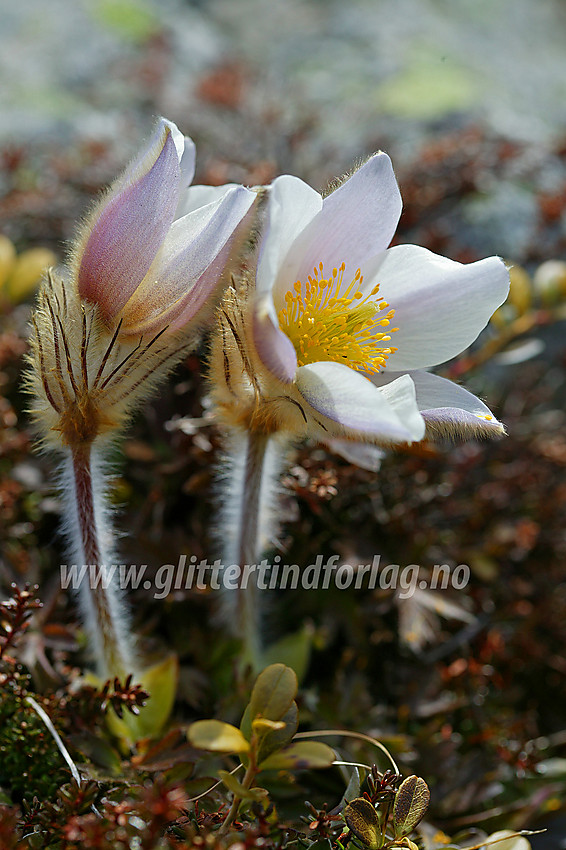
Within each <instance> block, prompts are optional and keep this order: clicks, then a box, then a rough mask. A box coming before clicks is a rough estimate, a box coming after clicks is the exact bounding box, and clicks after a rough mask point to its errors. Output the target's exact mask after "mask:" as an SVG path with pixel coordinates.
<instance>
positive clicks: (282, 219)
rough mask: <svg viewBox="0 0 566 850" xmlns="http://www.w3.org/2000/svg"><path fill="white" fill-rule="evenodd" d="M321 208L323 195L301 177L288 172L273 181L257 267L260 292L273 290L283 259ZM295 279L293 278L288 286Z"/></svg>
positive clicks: (257, 282)
mask: <svg viewBox="0 0 566 850" xmlns="http://www.w3.org/2000/svg"><path fill="white" fill-rule="evenodd" d="M321 209H322V198H321V196H320V195H319V194H318V192H315V190H314V189H311V187H310V186H308V185H307V184H306V183H303V181H302V180H299V178H298V177H291V176H290V175H288V174H285V175H283V176H282V177H277V179H276V180H274V181H273V183H272V184H271V187H270V188H269V200H268V208H267V221H266V224H265V230H264V235H263V238H262V241H261V245H260V257H259V262H258V267H257V277H256V287H257V290H258V292H270V291H271V290H272V289H273V286H274V284H275V280H276V278H277V276H278V273H279V270H280V266H281V264H282V261H283V260H284V259H285V256H286V255H287V254H288V253H289V251H290V250H291V249H292V245H293V242H294V241H295V239H296V238H297V236H298V235H299V234H300V233H301V231H302V230H304V228H305V227H306V226H307V224H308V223H309V222H310V221H311V220H312V219H313V218H314V216H315V215H316V214H317V213H318V212H320V210H321ZM294 282H295V281H294V280H292V281H291V283H290V285H289V287H287V288H288V289H289V288H290V287H291V286H292V285H293V283H294ZM286 291H287V290H285V292H286ZM283 294H284V293H283Z"/></svg>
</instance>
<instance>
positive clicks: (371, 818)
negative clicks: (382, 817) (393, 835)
mask: <svg viewBox="0 0 566 850" xmlns="http://www.w3.org/2000/svg"><path fill="white" fill-rule="evenodd" d="M344 820H345V821H346V823H347V825H348V828H349V829H350V830H351V832H353V833H354V835H355V836H356V838H357V839H358V840H359V841H361V843H362V844H364V845H365V847H368V848H369V850H377V848H378V847H381V829H380V825H379V818H378V817H377V812H376V810H375V808H374V807H373V806H372V804H371V803H370V801H369V800H366V799H365V797H356V799H355V800H352V802H351V803H348V805H347V806H346V808H345V809H344Z"/></svg>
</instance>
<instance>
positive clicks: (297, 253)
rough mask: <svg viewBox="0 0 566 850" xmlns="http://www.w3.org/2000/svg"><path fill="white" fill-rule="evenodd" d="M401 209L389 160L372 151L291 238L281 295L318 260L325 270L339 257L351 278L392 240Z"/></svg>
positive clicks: (329, 271)
mask: <svg viewBox="0 0 566 850" xmlns="http://www.w3.org/2000/svg"><path fill="white" fill-rule="evenodd" d="M401 209H402V201H401V194H400V192H399V187H398V186H397V181H396V179H395V175H394V173H393V166H392V165H391V160H390V159H389V157H388V156H387V154H384V153H378V154H375V155H374V156H372V157H371V159H369V160H368V161H367V162H366V163H365V164H364V165H362V167H361V168H359V169H358V171H356V172H355V173H354V174H353V175H352V176H351V177H350V178H349V179H348V180H346V181H345V182H344V183H342V185H341V186H339V188H338V189H336V190H335V191H334V192H331V194H330V195H328V196H327V197H325V198H324V201H323V205H322V210H321V211H320V212H319V213H318V215H317V216H316V217H315V218H314V219H313V220H312V221H311V223H310V224H309V225H308V226H307V227H306V228H305V229H304V230H303V232H302V233H301V235H300V236H299V237H298V239H297V240H296V241H295V242H294V244H293V246H292V248H291V251H290V252H289V254H288V255H287V257H286V258H285V261H284V263H283V265H282V267H281V271H280V274H279V281H281V284H280V285H281V286H282V288H283V289H284V291H283V293H282V294H283V296H284V295H285V292H286V291H287V290H288V289H291V287H292V285H293V284H294V282H295V281H296V280H302V281H303V282H304V281H305V280H306V278H307V277H308V275H309V274H312V272H313V268H314V267H315V266H318V264H319V263H320V262H322V263H323V264H324V270H325V273H326V274H327V275H329V274H330V275H331V274H332V269H333V268H339V267H340V264H341V263H342V262H344V263H346V270H347V275H348V276H349V277H350V279H351V278H353V277H354V275H355V273H356V270H357V269H358V268H361V270H362V273H363V271H364V268H363V266H364V263H365V262H366V261H367V260H368V259H370V258H371V257H375V255H376V254H379V253H381V252H382V251H384V250H385V249H386V248H387V247H388V245H389V244H390V242H391V240H392V238H393V235H394V233H395V229H396V227H397V224H398V222H399V217H400V215H401ZM278 288H279V284H278ZM276 303H277V301H276Z"/></svg>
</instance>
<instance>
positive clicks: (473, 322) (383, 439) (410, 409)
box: [249, 153, 509, 455]
mask: <svg viewBox="0 0 566 850" xmlns="http://www.w3.org/2000/svg"><path fill="white" fill-rule="evenodd" d="M400 213H401V196H400V193H399V189H398V187H397V182H396V180H395V176H394V174H393V169H392V166H391V162H390V160H389V158H388V157H387V156H386V155H385V154H383V153H379V154H376V155H375V156H373V157H371V158H370V159H369V160H368V161H367V162H366V163H365V165H363V166H362V167H361V168H360V169H359V170H358V171H356V172H355V173H354V174H353V175H352V176H351V177H350V178H349V179H348V180H346V181H345V182H344V183H342V185H341V186H340V187H339V188H338V189H336V190H335V191H333V192H332V193H331V194H329V195H328V196H327V197H325V198H322V197H321V195H319V193H318V192H316V191H315V190H314V189H312V188H310V187H309V186H308V185H307V184H305V183H304V182H303V181H302V180H299V179H298V178H296V177H291V176H283V177H279V178H277V179H276V180H275V181H274V182H273V184H272V186H271V188H270V190H269V201H268V210H267V221H266V225H265V228H264V233H263V238H262V241H261V244H260V248H259V260H258V266H257V276H256V292H255V295H254V297H253V299H254V300H253V320H252V322H251V325H252V331H251V336H252V337H253V343H254V344H253V346H252V348H253V354H252V355H251V356H250V358H249V359H250V361H253V366H254V367H255V377H254V380H253V383H254V391H255V393H256V397H259V398H262V399H263V400H264V401H267V402H268V407H266V406H265V405H264V406H263V407H264V413H263V416H264V419H265V418H267V419H268V420H269V421H268V424H267V426H266V427H267V429H268V430H269V429H271V430H277V428H278V427H279V429H280V430H286V429H287V430H291V431H295V432H301V431H302V432H303V433H308V434H311V435H313V436H317V437H318V438H320V439H322V440H324V441H327V442H330V441H332V440H336V439H346V440H347V441H349V443H350V447H351V446H352V443H353V442H355V441H360V442H365V443H367V442H370V443H374V444H388V443H402V442H411V441H415V440H420V439H422V438H423V437H424V435H425V432H426V430H427V426H428V427H429V428H430V429H434V428H437V429H438V428H440V429H443V430H444V431H448V432H451V433H459V434H463V435H469V434H471V433H476V432H484V433H502V431H503V428H502V426H501V424H500V423H499V422H498V421H497V420H496V418H495V417H494V416H493V414H492V413H491V411H490V410H489V409H488V408H487V407H486V406H485V405H484V404H483V402H481V401H480V400H479V399H477V398H476V397H475V396H473V395H472V394H471V393H469V392H467V391H466V390H465V389H463V388H462V387H459V386H457V385H456V384H454V383H452V382H451V381H447V380H445V379H443V378H440V377H438V376H436V375H433V374H431V373H430V372H429V371H427V370H429V369H430V368H431V367H433V366H436V365H438V364H440V363H443V362H444V361H446V360H449V359H450V358H452V357H454V356H456V355H457V354H459V353H460V352H461V351H463V350H464V349H465V348H466V347H468V346H469V345H470V344H471V343H472V342H473V341H474V340H475V338H476V337H477V336H478V334H479V333H480V331H481V330H482V329H483V328H484V327H485V325H486V324H487V322H488V321H489V318H490V316H491V315H492V313H493V312H494V310H496V309H497V307H498V306H499V305H500V304H502V303H503V301H504V300H505V298H506V295H507V291H508V286H509V277H508V273H507V270H506V268H505V266H504V264H503V262H502V261H501V260H500V259H498V258H496V257H490V258H488V259H486V260H481V261H479V262H476V263H471V264H468V265H462V264H461V263H457V262H453V261H452V260H448V259H446V258H444V257H440V256H437V255H435V254H433V253H431V252H430V251H427V250H425V249H424V248H420V247H417V246H414V245H398V246H395V247H391V248H390V247H388V246H389V244H390V242H391V239H392V237H393V235H394V233H395V229H396V227H397V223H398V220H399V216H400ZM269 405H271V412H272V413H271V414H268V413H267V412H266V411H267V410H268V409H269ZM274 419H275V420H276V421H275V422H274V421H273V420H274ZM350 455H351V452H350Z"/></svg>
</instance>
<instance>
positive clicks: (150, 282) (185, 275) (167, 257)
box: [121, 186, 257, 334]
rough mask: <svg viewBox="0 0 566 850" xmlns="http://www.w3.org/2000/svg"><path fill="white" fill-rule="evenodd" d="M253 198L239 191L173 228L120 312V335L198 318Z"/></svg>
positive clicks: (201, 209)
mask: <svg viewBox="0 0 566 850" xmlns="http://www.w3.org/2000/svg"><path fill="white" fill-rule="evenodd" d="M256 198H257V195H256V194H255V193H254V192H251V191H249V190H248V189H245V188H244V187H243V186H239V187H238V188H236V189H232V190H231V191H230V192H228V193H226V194H225V195H224V196H223V197H221V198H219V200H218V201H216V202H215V203H212V204H207V206H205V207H202V208H200V209H198V210H195V211H194V212H192V213H188V214H187V215H186V216H184V217H183V218H181V219H178V220H177V221H175V222H174V223H173V224H172V226H171V228H170V230H169V233H168V234H167V237H166V239H165V241H164V243H163V245H162V247H161V249H160V252H159V254H158V256H157V258H156V260H155V263H154V264H153V266H152V268H151V269H150V270H149V272H148V274H147V275H146V277H145V279H144V280H143V282H142V283H141V284H140V286H139V287H138V288H137V290H136V291H135V293H134V294H133V296H132V298H131V299H130V300H129V302H128V303H127V304H126V305H125V307H124V310H123V311H122V314H121V318H122V319H123V327H122V330H123V332H125V333H130V334H131V333H140V332H142V331H145V330H149V329H151V330H154V329H156V328H157V327H159V326H161V327H163V326H165V325H166V324H168V325H169V324H172V323H174V326H175V328H177V327H179V325H180V322H188V321H189V320H190V319H192V318H193V317H195V316H196V314H197V313H198V312H199V310H200V309H201V308H202V307H203V305H204V304H205V302H206V301H207V300H208V298H209V297H210V296H211V295H212V294H213V293H214V291H215V290H216V287H217V286H218V283H219V280H220V277H221V275H222V272H223V270H224V267H225V265H226V263H227V261H228V260H229V259H230V250H231V247H232V241H233V238H234V237H235V236H236V233H237V232H238V227H239V225H240V224H243V223H244V218H245V217H246V214H247V213H249V211H250V209H251V207H252V204H253V203H254V201H255V200H256ZM248 224H249V225H250V226H251V221H250V222H249V223H248Z"/></svg>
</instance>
